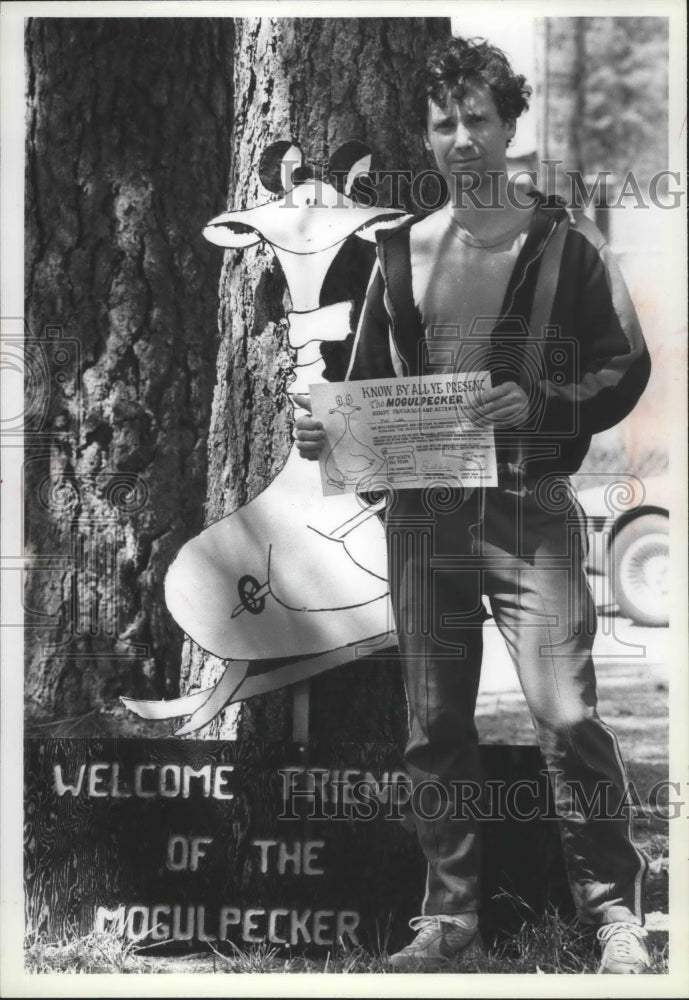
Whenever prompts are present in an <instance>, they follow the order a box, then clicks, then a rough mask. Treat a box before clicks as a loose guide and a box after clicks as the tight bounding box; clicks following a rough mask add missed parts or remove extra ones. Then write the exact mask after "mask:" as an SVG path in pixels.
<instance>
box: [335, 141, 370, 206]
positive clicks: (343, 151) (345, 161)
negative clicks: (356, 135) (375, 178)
mask: <svg viewBox="0 0 689 1000" xmlns="http://www.w3.org/2000/svg"><path fill="white" fill-rule="evenodd" d="M372 156H373V154H372V153H371V149H370V147H369V146H367V145H366V143H365V142H359V140H358V139H350V140H349V142H345V143H344V144H343V145H342V146H340V147H339V148H338V149H336V150H335V152H334V153H333V155H332V156H331V157H330V162H329V163H328V179H329V181H330V183H331V184H332V185H333V187H334V188H336V189H337V190H338V191H343V192H344V193H345V194H346V195H349V193H350V191H351V190H352V185H353V184H354V181H355V180H356V178H357V177H358V176H359V175H360V174H367V173H369V171H370V169H371V159H372Z"/></svg>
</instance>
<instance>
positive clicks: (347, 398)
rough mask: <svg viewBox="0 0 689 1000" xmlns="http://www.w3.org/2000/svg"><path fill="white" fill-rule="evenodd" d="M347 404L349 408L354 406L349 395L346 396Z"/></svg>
mask: <svg viewBox="0 0 689 1000" xmlns="http://www.w3.org/2000/svg"><path fill="white" fill-rule="evenodd" d="M345 403H346V404H347V406H351V405H352V397H351V396H350V395H349V393H347V395H346V396H345Z"/></svg>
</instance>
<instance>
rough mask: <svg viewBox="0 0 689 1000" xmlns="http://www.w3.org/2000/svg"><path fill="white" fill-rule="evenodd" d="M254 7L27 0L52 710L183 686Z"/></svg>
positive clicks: (29, 281)
mask: <svg viewBox="0 0 689 1000" xmlns="http://www.w3.org/2000/svg"><path fill="white" fill-rule="evenodd" d="M233 29H234V25H233V21H232V20H231V19H206V18H198V19H164V18H163V19H161V18H150V19H146V18H104V19H90V18H70V19H61V18H38V19H30V20H29V21H28V22H27V26H26V37H25V41H26V67H27V102H28V108H27V133H26V134H27V143H26V262H25V273H26V282H25V284H26V320H27V323H28V328H29V333H28V335H29V340H28V341H27V402H28V404H30V403H31V400H32V399H33V400H34V402H35V403H36V404H37V405H38V406H39V408H40V407H41V406H43V404H45V410H44V412H42V415H41V421H40V422H37V423H36V425H35V428H33V429H36V428H39V424H40V433H34V434H32V433H29V432H30V431H31V430H32V427H29V426H28V425H27V435H26V463H25V504H26V529H25V545H26V550H27V552H28V553H29V554H32V555H38V556H50V557H52V558H54V557H57V556H60V557H61V558H62V560H63V564H62V565H61V566H58V567H57V568H53V569H50V570H47V569H46V570H44V571H43V570H42V571H38V570H32V571H30V572H29V573H27V583H26V608H27V615H26V620H27V629H26V695H27V703H28V706H29V709H30V710H33V711H34V712H35V713H37V714H39V715H41V716H48V717H50V718H58V719H59V718H62V717H65V716H73V715H75V714H81V713H85V712H89V711H92V710H96V709H98V708H99V707H101V706H102V707H104V708H107V707H109V706H112V705H113V704H116V699H117V696H118V695H119V694H122V693H133V692H138V694H139V695H140V696H144V697H156V696H161V695H163V694H168V695H169V694H174V693H175V691H176V689H177V683H178V671H179V657H180V650H181V645H182V639H183V637H182V633H181V630H180V629H179V628H178V627H177V626H176V625H175V624H174V622H173V621H172V619H171V618H170V616H169V615H168V614H167V612H166V609H165V605H164V600H163V590H162V580H163V576H164V573H165V570H166V568H167V566H168V565H169V562H170V561H171V559H172V558H173V556H174V554H175V552H176V550H177V549H178V548H179V547H180V546H181V544H182V543H183V542H184V541H185V539H186V538H187V537H189V536H190V535H192V534H194V533H195V532H196V531H198V530H199V529H200V528H201V525H202V518H203V502H204V497H205V489H206V465H207V460H206V438H207V432H208V423H209V418H210V400H211V395H212V386H213V381H214V366H215V356H216V348H217V343H216V333H215V330H216V321H215V313H216V302H217V299H216V296H217V283H218V276H219V273H220V264H221V261H220V260H219V259H218V255H217V254H216V253H215V252H214V250H213V248H211V247H209V246H208V245H207V244H206V243H205V242H204V240H202V239H201V238H200V232H201V228H202V226H203V224H204V223H205V221H206V220H207V219H208V218H209V217H210V216H212V215H213V214H215V213H216V212H217V211H218V210H219V209H221V208H222V192H223V190H224V189H225V187H226V184H227V175H228V169H229V152H230V151H229V136H230V133H231V127H232V117H231V115H232V101H231V79H230V76H231V74H230V72H228V66H229V65H230V61H231V54H232V40H233ZM60 334H61V336H60ZM33 340H36V341H37V343H34V342H32V341H33ZM27 412H28V411H27ZM105 724H106V720H105V719H104V718H101V719H100V720H99V721H97V722H96V727H97V728H96V731H97V732H103V731H104V726H105Z"/></svg>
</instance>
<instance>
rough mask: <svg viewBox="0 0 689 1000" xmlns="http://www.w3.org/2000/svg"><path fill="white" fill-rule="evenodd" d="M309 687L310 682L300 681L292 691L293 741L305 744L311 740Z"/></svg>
mask: <svg viewBox="0 0 689 1000" xmlns="http://www.w3.org/2000/svg"><path fill="white" fill-rule="evenodd" d="M309 686H310V681H308V680H306V681H300V682H299V683H298V684H294V685H293V691H292V739H293V740H294V742H295V743H305V742H306V741H307V740H308V738H309V693H310V692H309Z"/></svg>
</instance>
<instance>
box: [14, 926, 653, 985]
mask: <svg viewBox="0 0 689 1000" xmlns="http://www.w3.org/2000/svg"><path fill="white" fill-rule="evenodd" d="M659 937H660V936H659V935H650V938H649V950H650V953H651V960H652V966H651V969H650V970H649V971H650V972H651V973H654V974H657V975H662V974H667V972H668V956H667V942H666V940H659ZM145 953H146V946H142V945H136V944H132V943H129V944H127V943H125V942H124V941H123V940H122V939H121V938H119V937H117V936H115V935H114V934H112V933H92V934H89V935H87V936H85V937H82V938H79V939H77V940H75V941H70V942H58V943H52V944H49V943H47V942H45V941H41V940H37V939H35V938H34V939H30V940H29V942H28V943H27V948H26V953H25V968H26V971H27V972H28V973H38V974H41V973H63V974H66V973H72V974H73V973H86V974H89V973H110V972H117V973H125V974H126V973H180V972H196V973H228V974H232V973H254V974H255V973H288V974H289V973H325V974H330V975H356V974H362V973H375V974H385V973H387V972H388V971H389V970H388V968H387V955H386V953H385V952H384V951H379V952H375V953H371V952H367V951H365V950H364V949H363V948H360V947H356V948H354V947H352V948H347V947H341V948H339V949H338V950H336V951H334V952H329V953H328V954H326V955H325V956H323V957H307V956H298V955H291V954H286V953H285V951H284V950H278V949H277V948H274V947H271V946H269V945H265V944H261V945H256V946H254V947H250V948H248V947H247V948H238V947H237V946H236V945H233V944H229V943H226V944H224V945H223V947H222V950H220V949H217V948H214V947H212V950H211V952H210V953H208V952H206V953H204V954H193V955H185V956H183V957H179V956H174V955H166V956H155V957H154V956H151V955H146V954H145ZM596 969H597V955H596V952H595V936H594V934H593V932H592V931H591V930H589V929H582V928H581V927H579V926H578V925H577V924H575V923H573V922H568V921H565V920H563V919H562V918H561V917H560V915H559V914H558V913H557V912H554V911H551V912H548V913H546V914H545V915H544V916H542V917H541V918H540V919H538V920H537V921H535V922H534V923H529V924H524V925H523V926H522V928H521V930H520V931H519V932H518V933H517V934H516V935H514V936H513V937H511V938H509V939H507V940H506V941H504V942H502V943H501V944H500V945H499V946H497V947H495V948H493V949H491V950H489V951H487V952H486V953H485V954H480V953H474V954H472V955H471V956H470V957H467V959H466V960H464V961H461V962H457V963H453V964H451V965H448V967H447V969H446V970H444V971H445V972H447V973H455V974H458V973H459V974H461V973H465V974H467V973H483V974H495V973H502V974H508V975H509V974H517V973H521V974H531V975H546V974H559V975H580V974H582V973H595V972H596Z"/></svg>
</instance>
